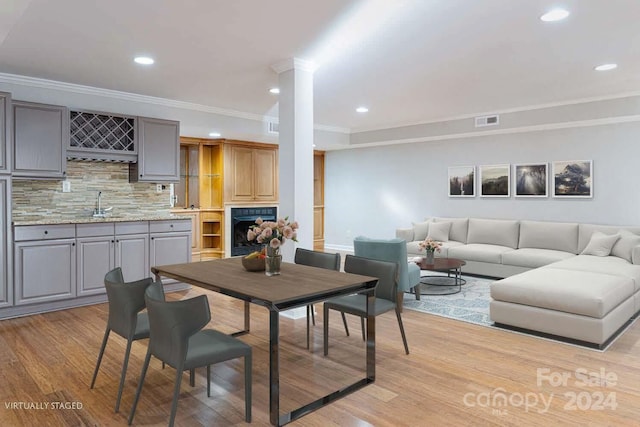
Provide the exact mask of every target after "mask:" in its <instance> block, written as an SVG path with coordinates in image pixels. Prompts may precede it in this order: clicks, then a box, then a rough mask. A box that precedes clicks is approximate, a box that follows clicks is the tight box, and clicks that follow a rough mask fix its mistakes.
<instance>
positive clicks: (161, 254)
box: [149, 232, 191, 267]
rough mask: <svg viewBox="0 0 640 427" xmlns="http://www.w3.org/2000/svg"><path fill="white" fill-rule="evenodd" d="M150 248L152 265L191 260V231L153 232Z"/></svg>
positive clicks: (180, 262)
mask: <svg viewBox="0 0 640 427" xmlns="http://www.w3.org/2000/svg"><path fill="white" fill-rule="evenodd" d="M150 248H151V250H150V251H149V258H150V264H151V267H154V266H156V265H168V264H182V263H185V262H191V232H188V233H185V232H179V233H154V234H151V245H150Z"/></svg>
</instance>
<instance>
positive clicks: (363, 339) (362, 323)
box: [360, 317, 367, 341]
mask: <svg viewBox="0 0 640 427" xmlns="http://www.w3.org/2000/svg"><path fill="white" fill-rule="evenodd" d="M360 326H361V327H362V341H366V340H367V339H366V338H365V336H364V332H365V329H364V317H361V318H360Z"/></svg>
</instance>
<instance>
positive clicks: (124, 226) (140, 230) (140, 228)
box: [116, 221, 149, 236]
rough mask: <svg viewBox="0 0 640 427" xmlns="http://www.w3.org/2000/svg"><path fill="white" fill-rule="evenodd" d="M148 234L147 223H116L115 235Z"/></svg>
mask: <svg viewBox="0 0 640 427" xmlns="http://www.w3.org/2000/svg"><path fill="white" fill-rule="evenodd" d="M148 232H149V221H131V222H116V235H118V236H119V235H122V234H144V233H148Z"/></svg>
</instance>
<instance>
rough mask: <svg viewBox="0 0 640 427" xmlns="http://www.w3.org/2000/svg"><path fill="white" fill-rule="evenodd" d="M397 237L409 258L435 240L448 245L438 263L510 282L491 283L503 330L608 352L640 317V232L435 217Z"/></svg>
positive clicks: (493, 306)
mask: <svg viewBox="0 0 640 427" xmlns="http://www.w3.org/2000/svg"><path fill="white" fill-rule="evenodd" d="M446 223H448V224H450V226H449V227H447V226H446ZM447 231H448V235H446V236H445V234H446V233H447ZM594 233H595V234H594ZM618 234H619V235H620V237H619V238H615V237H610V236H612V235H618ZM396 236H397V237H399V238H403V239H404V240H406V241H407V253H408V254H409V256H412V255H419V254H421V252H420V250H419V246H418V244H419V242H420V241H422V240H424V238H426V237H432V238H435V240H440V241H442V242H443V248H442V251H441V252H440V253H437V254H436V256H441V257H450V258H460V259H463V260H465V261H466V263H467V264H466V265H465V266H464V268H463V272H465V273H471V274H479V275H485V276H492V277H502V278H504V279H502V280H498V281H496V282H494V283H492V284H491V298H492V301H491V305H490V317H491V319H492V320H493V322H495V323H496V324H497V325H500V326H507V327H513V328H522V329H526V330H532V331H537V332H541V333H544V334H551V335H558V336H562V337H566V338H570V339H572V340H577V341H582V342H586V343H590V344H592V345H594V346H604V345H606V343H607V342H608V340H610V339H611V338H612V337H614V336H615V334H616V332H617V331H618V330H620V329H621V328H623V327H624V326H625V325H626V324H627V323H628V322H629V321H630V319H632V318H633V317H634V316H636V315H637V313H638V312H639V311H640V227H616V226H602V225H594V224H578V223H562V222H544V221H517V220H493V219H481V218H430V219H428V220H426V221H425V222H423V223H418V224H414V225H413V227H412V228H407V229H398V230H397V231H396ZM604 241H607V242H608V243H607V244H605V245H604V246H606V247H605V248H601V247H600V246H602V242H604ZM611 242H613V244H612V245H611ZM609 246H610V247H609ZM594 248H596V249H597V250H595V252H594ZM593 253H597V255H593Z"/></svg>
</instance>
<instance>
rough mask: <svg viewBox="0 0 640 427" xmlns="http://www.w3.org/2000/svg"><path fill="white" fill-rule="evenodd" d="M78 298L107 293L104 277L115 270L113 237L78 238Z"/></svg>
mask: <svg viewBox="0 0 640 427" xmlns="http://www.w3.org/2000/svg"><path fill="white" fill-rule="evenodd" d="M76 242H77V244H78V249H77V257H78V259H77V268H78V272H77V281H78V296H83V295H94V294H101V293H104V292H105V288H104V275H105V274H106V273H107V272H108V271H110V270H112V269H113V268H114V259H115V258H114V249H113V247H114V241H113V236H108V237H107V236H103V237H78V238H77V239H76Z"/></svg>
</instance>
